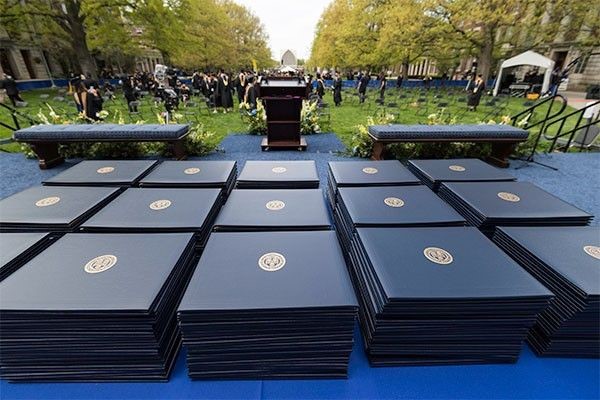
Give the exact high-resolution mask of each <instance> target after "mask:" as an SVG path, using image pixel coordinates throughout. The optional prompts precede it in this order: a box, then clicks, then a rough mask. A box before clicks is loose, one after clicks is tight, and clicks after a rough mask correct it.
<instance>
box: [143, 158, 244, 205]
mask: <svg viewBox="0 0 600 400" xmlns="http://www.w3.org/2000/svg"><path fill="white" fill-rule="evenodd" d="M236 176H237V168H236V162H235V161H163V162H162V163H160V165H159V166H157V167H156V168H154V169H153V170H152V171H151V172H150V173H149V174H148V175H147V176H145V177H144V178H143V179H142V180H140V183H139V184H140V186H141V187H161V188H221V189H223V191H224V197H227V196H228V195H229V192H231V189H232V188H233V186H234V185H235V178H236Z"/></svg>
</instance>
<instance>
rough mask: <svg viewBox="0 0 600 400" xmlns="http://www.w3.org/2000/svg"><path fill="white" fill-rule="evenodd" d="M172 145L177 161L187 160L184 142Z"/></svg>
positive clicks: (176, 142)
mask: <svg viewBox="0 0 600 400" xmlns="http://www.w3.org/2000/svg"><path fill="white" fill-rule="evenodd" d="M171 145H172V147H173V155H174V156H175V159H176V160H185V159H186V158H187V153H186V151H185V144H184V141H183V140H177V141H175V142H172V143H171Z"/></svg>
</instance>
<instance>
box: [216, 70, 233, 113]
mask: <svg viewBox="0 0 600 400" xmlns="http://www.w3.org/2000/svg"><path fill="white" fill-rule="evenodd" d="M218 88H219V92H220V93H219V94H220V97H221V107H223V113H227V112H228V111H230V110H231V109H233V84H232V82H231V80H230V79H229V75H227V74H226V73H225V71H221V74H220V75H219V83H218Z"/></svg>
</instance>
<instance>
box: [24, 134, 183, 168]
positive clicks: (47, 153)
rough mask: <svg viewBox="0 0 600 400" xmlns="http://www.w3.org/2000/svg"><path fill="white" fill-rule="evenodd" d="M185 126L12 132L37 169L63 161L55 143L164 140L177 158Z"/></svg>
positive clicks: (181, 154) (178, 157)
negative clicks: (28, 150)
mask: <svg viewBox="0 0 600 400" xmlns="http://www.w3.org/2000/svg"><path fill="white" fill-rule="evenodd" d="M188 131H189V125H179V124H169V125H158V124H155V125H153V124H144V125H133V124H131V125H118V124H88V125H86V124H74V125H37V126H32V127H29V128H26V129H21V130H18V131H16V132H15V133H14V134H13V138H14V139H15V141H17V142H22V143H28V144H29V145H31V147H32V148H33V151H34V152H35V153H36V155H37V156H38V160H39V165H40V168H41V169H47V168H52V167H54V166H56V165H58V164H60V163H62V162H63V161H64V159H63V157H61V156H60V154H59V153H58V145H59V144H67V143H81V142H90V143H93V142H168V143H169V144H171V146H172V147H173V154H174V155H175V157H176V158H177V159H183V158H185V156H186V154H185V146H184V143H183V140H184V139H185V137H186V136H187V134H188Z"/></svg>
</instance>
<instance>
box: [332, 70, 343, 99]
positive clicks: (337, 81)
mask: <svg viewBox="0 0 600 400" xmlns="http://www.w3.org/2000/svg"><path fill="white" fill-rule="evenodd" d="M333 102H334V103H335V106H336V107H337V106H339V105H340V104H342V78H340V74H339V73H337V72H336V73H335V74H334V75H333Z"/></svg>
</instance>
